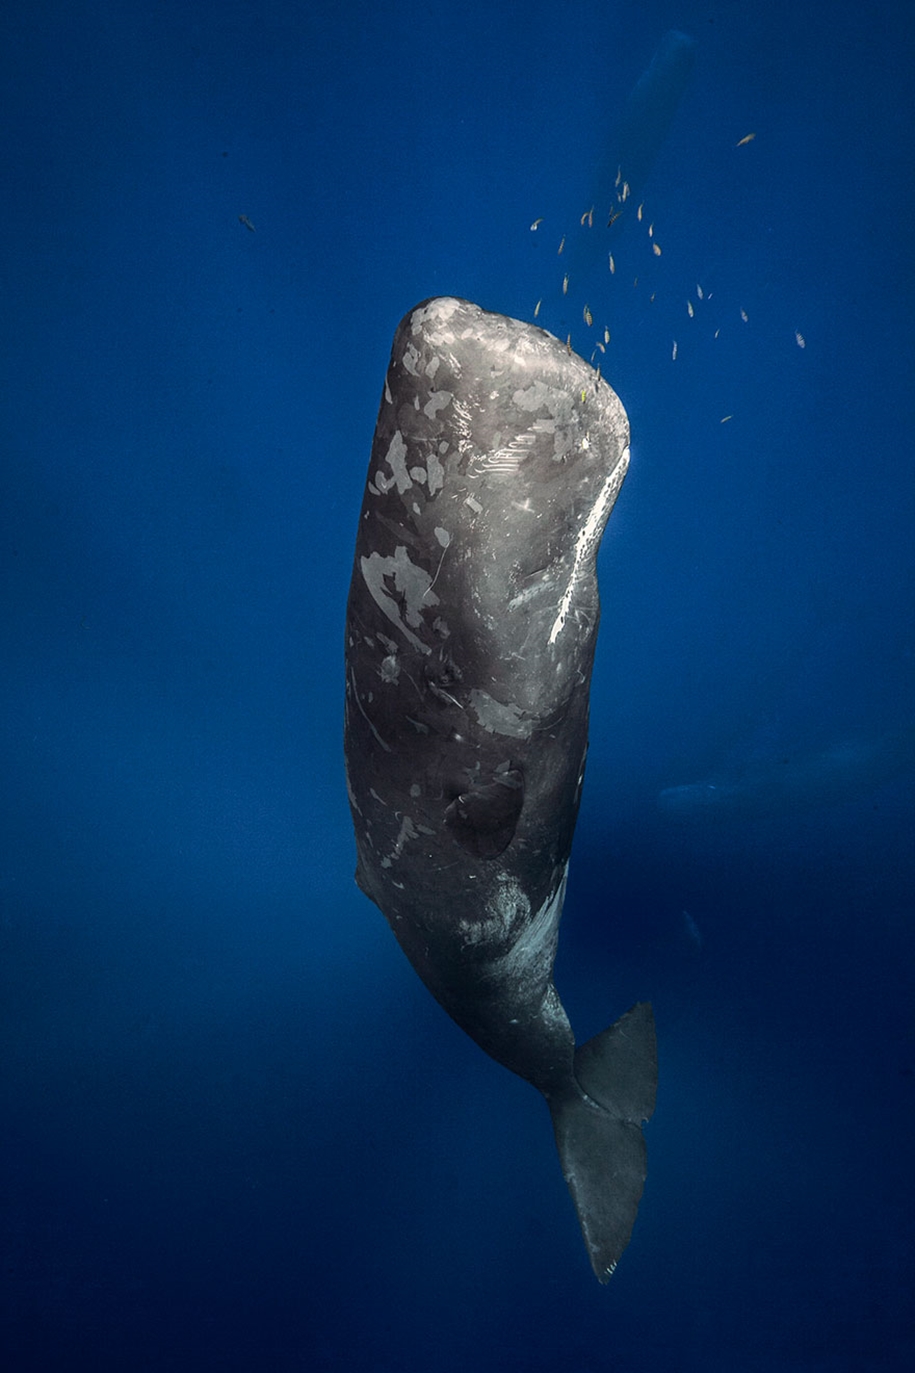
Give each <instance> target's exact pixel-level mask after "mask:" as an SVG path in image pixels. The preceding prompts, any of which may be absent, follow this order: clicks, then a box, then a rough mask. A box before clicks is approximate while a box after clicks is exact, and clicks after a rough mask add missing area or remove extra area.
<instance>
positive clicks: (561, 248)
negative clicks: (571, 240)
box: [556, 234, 566, 257]
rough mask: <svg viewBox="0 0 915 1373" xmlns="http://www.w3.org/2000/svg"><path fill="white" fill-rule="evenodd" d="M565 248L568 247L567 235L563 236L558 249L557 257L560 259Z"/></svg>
mask: <svg viewBox="0 0 915 1373" xmlns="http://www.w3.org/2000/svg"><path fill="white" fill-rule="evenodd" d="M565 246H566V236H565V234H563V236H562V238H561V239H560V240H559V247H558V248H557V249H556V255H557V257H558V256H559V254H560V253H561V252H562V250H563V248H564V247H565Z"/></svg>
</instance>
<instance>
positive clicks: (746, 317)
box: [740, 310, 750, 324]
mask: <svg viewBox="0 0 915 1373" xmlns="http://www.w3.org/2000/svg"><path fill="white" fill-rule="evenodd" d="M740 318H741V319H742V320H743V322H744V324H746V322H747V320H748V319H749V318H750V316H749V315H748V314H747V312H746V310H741V312H740Z"/></svg>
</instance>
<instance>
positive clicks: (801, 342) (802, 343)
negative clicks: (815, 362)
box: [794, 329, 807, 348]
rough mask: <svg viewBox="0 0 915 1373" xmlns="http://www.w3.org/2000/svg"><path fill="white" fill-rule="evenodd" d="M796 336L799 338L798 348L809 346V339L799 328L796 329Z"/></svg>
mask: <svg viewBox="0 0 915 1373" xmlns="http://www.w3.org/2000/svg"><path fill="white" fill-rule="evenodd" d="M794 337H795V338H796V339H797V346H798V348H806V347H807V340H806V339H805V338H804V335H803V334H802V333H800V332H799V330H797V329H795V331H794Z"/></svg>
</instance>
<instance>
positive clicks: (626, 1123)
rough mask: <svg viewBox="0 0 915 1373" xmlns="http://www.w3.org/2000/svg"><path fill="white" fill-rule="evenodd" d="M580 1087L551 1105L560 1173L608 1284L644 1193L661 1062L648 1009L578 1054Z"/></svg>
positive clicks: (640, 1008)
mask: <svg viewBox="0 0 915 1373" xmlns="http://www.w3.org/2000/svg"><path fill="white" fill-rule="evenodd" d="M575 1079H576V1084H577V1088H578V1090H576V1087H575V1086H573V1087H572V1089H571V1090H570V1091H568V1092H565V1093H562V1094H561V1095H558V1096H555V1097H552V1098H550V1101H549V1105H550V1113H551V1115H552V1117H553V1130H554V1131H555V1134H556V1145H557V1148H558V1149H559V1157H560V1160H561V1162H562V1172H563V1176H564V1177H565V1180H566V1182H567V1183H568V1185H569V1191H570V1192H571V1193H572V1200H573V1201H574V1202H575V1209H576V1211H577V1212H578V1219H579V1222H580V1223H581V1229H582V1234H583V1235H584V1238H585V1244H586V1245H587V1249H588V1254H589V1255H590V1258H591V1266H592V1268H593V1269H594V1272H595V1274H596V1275H597V1277H598V1279H599V1281H600V1282H607V1281H609V1279H610V1277H611V1275H612V1273H613V1270H614V1268H615V1267H616V1265H617V1262H618V1260H619V1257H620V1255H621V1254H622V1252H623V1250H624V1249H625V1248H626V1245H627V1244H628V1243H629V1237H630V1235H631V1234H632V1227H633V1225H634V1224H635V1217H636V1212H637V1211H638V1209H639V1201H640V1199H641V1196H642V1188H643V1187H644V1185H645V1172H646V1160H647V1151H646V1148H645V1139H644V1136H643V1135H642V1123H643V1122H644V1121H646V1120H648V1119H649V1118H650V1116H651V1114H652V1112H653V1111H654V1105H655V1093H656V1090H657V1083H658V1055H657V1043H656V1040H655V1028H654V1016H653V1015H652V1012H651V1006H650V1005H649V1004H648V1002H647V1001H642V1002H639V1004H638V1005H636V1006H633V1007H632V1009H631V1010H629V1011H627V1012H626V1014H625V1015H623V1016H620V1018H619V1020H618V1021H617V1022H616V1024H614V1025H611V1026H610V1028H609V1029H608V1030H604V1031H603V1032H602V1033H601V1034H599V1035H595V1036H594V1038H593V1039H589V1040H588V1042H587V1044H582V1045H581V1047H580V1048H578V1049H576V1051H575Z"/></svg>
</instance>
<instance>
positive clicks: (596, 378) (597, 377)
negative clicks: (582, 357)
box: [594, 363, 600, 386]
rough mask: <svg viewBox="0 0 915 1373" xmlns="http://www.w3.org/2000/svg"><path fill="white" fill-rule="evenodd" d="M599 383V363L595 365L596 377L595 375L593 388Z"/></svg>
mask: <svg viewBox="0 0 915 1373" xmlns="http://www.w3.org/2000/svg"><path fill="white" fill-rule="evenodd" d="M599 381H600V363H598V364H597V373H596V375H595V377H594V384H595V386H596V385H597V383H598V382H599Z"/></svg>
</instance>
